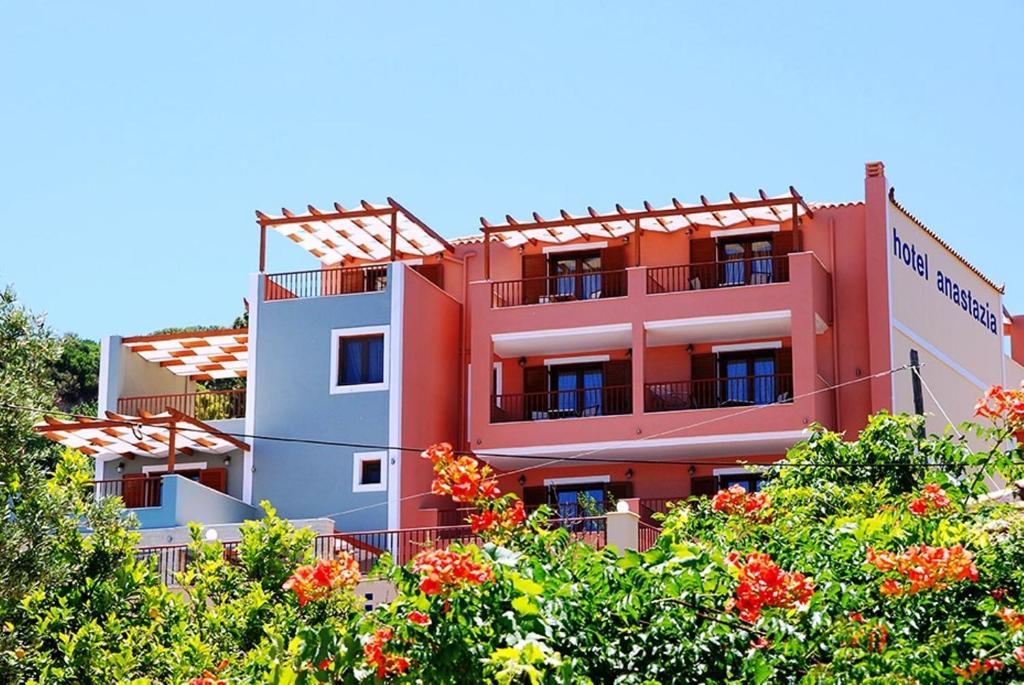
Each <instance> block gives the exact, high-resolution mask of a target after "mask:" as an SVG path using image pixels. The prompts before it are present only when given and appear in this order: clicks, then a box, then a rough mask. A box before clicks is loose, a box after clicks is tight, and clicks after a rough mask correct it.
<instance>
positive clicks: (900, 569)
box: [867, 545, 978, 595]
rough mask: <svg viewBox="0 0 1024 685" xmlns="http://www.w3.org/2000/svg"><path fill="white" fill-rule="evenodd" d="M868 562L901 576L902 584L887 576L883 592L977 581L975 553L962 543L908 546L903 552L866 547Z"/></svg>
mask: <svg viewBox="0 0 1024 685" xmlns="http://www.w3.org/2000/svg"><path fill="white" fill-rule="evenodd" d="M867 562H868V563H869V564H871V565H873V566H874V567H875V568H877V569H878V570H879V571H883V572H888V571H893V570H895V571H896V573H898V574H899V575H901V576H903V577H904V578H905V579H906V581H907V585H906V586H903V585H901V584H900V583H899V582H897V580H896V579H895V578H887V579H886V580H885V581H884V582H883V583H882V587H881V592H882V594H883V595H899V594H903V593H909V594H914V593H916V592H921V591H922V590H941V589H943V588H945V587H947V586H948V585H949V584H950V583H955V582H959V581H963V580H969V581H971V582H977V580H978V569H977V567H976V566H975V565H974V556H973V555H972V554H971V553H970V552H968V551H967V550H965V549H964V547H963V545H954V546H953V547H929V546H928V545H916V546H911V547H908V548H907V549H906V550H905V551H904V552H903V553H902V554H900V555H895V554H893V553H892V552H876V551H875V550H874V549H872V548H870V547H869V548H868V551H867Z"/></svg>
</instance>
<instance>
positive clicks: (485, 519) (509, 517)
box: [469, 499, 526, 533]
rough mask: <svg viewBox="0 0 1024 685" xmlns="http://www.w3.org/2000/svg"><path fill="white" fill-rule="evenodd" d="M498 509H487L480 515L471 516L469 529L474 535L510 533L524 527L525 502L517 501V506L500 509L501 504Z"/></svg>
mask: <svg viewBox="0 0 1024 685" xmlns="http://www.w3.org/2000/svg"><path fill="white" fill-rule="evenodd" d="M495 506H498V507H499V508H498V509H485V510H484V511H482V512H480V513H479V514H470V516H469V527H470V529H471V530H472V531H473V532H474V533H492V532H500V531H510V530H512V529H513V528H516V527H517V526H520V525H522V523H523V521H525V520H526V509H525V507H524V506H523V500H521V499H517V500H515V504H513V505H512V506H511V507H508V508H500V507H501V506H502V504H501V503H498V504H496V505H495Z"/></svg>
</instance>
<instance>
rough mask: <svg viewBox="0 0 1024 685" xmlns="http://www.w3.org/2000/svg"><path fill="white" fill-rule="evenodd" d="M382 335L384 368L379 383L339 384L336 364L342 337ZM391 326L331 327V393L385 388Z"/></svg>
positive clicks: (371, 390) (387, 381)
mask: <svg viewBox="0 0 1024 685" xmlns="http://www.w3.org/2000/svg"><path fill="white" fill-rule="evenodd" d="M380 334H383V335H384V361H383V363H384V370H383V375H382V376H381V382H380V383H360V384H359V385H339V384H338V365H339V364H340V363H341V349H340V342H341V339H342V338H357V337H362V336H368V335H380ZM390 339H391V326H360V327H357V328H333V329H331V378H330V390H331V394H332V395H344V394H348V393H353V392H373V391H377V390H387V389H388V387H389V383H390V376H391V373H390V369H391V346H390V344H389V343H390Z"/></svg>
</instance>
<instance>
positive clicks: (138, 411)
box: [117, 388, 245, 421]
mask: <svg viewBox="0 0 1024 685" xmlns="http://www.w3.org/2000/svg"><path fill="white" fill-rule="evenodd" d="M167 407H171V408H173V409H177V410H178V411H180V412H182V413H183V414H188V415H189V416H194V417H195V418H197V419H199V420H200V421H211V420H216V419H240V418H243V417H245V388H237V389H235V390H207V391H204V392H181V393H174V394H170V395H140V396H137V397H121V398H118V400H117V411H118V413H120V414H128V415H129V416H141V415H142V412H149V413H150V414H159V413H160V412H162V411H166V409H167Z"/></svg>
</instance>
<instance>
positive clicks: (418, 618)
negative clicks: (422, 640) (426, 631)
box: [407, 611, 430, 626]
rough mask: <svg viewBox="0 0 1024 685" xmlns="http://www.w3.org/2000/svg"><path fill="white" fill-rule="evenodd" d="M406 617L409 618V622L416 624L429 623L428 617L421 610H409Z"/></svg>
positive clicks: (424, 624)
mask: <svg viewBox="0 0 1024 685" xmlns="http://www.w3.org/2000/svg"><path fill="white" fill-rule="evenodd" d="M407 618H408V619H409V623H415V624H416V625H418V626H429V625H430V617H429V616H427V615H426V614H425V613H423V612H422V611H410V612H409V615H408V616H407Z"/></svg>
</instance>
